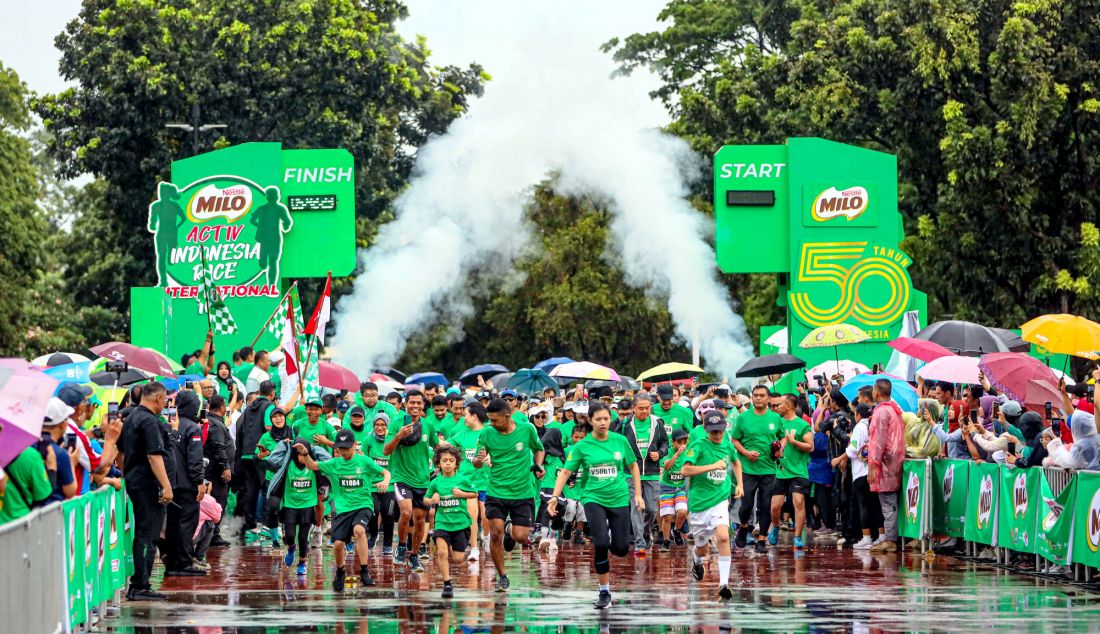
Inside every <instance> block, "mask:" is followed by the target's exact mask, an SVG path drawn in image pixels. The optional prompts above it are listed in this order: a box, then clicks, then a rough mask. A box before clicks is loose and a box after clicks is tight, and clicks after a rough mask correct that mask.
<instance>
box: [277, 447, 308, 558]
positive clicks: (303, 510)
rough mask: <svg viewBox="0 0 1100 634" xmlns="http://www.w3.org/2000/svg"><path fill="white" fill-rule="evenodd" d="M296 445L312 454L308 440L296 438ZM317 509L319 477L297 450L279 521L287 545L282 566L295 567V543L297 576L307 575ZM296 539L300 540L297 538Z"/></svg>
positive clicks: (291, 466) (288, 469)
mask: <svg viewBox="0 0 1100 634" xmlns="http://www.w3.org/2000/svg"><path fill="white" fill-rule="evenodd" d="M294 442H295V444H296V445H302V446H303V447H305V448H306V452H307V453H309V452H310V451H311V448H310V443H309V441H308V440H306V439H305V438H301V437H299V438H297V439H296V440H295V441H294ZM315 506H317V476H316V475H314V473H313V471H312V470H310V469H309V468H308V467H307V466H306V464H305V460H304V459H303V457H302V456H301V455H300V454H299V453H298V452H297V451H294V452H292V453H291V455H290V462H289V464H287V467H286V483H285V484H284V485H283V505H282V508H281V509H280V510H279V521H280V522H282V524H283V542H284V543H285V544H286V557H284V558H283V563H285V564H286V565H287V566H293V565H294V552H295V548H294V546H295V542H297V546H298V548H297V552H298V576H299V577H301V576H305V574H306V556H307V555H309V531H310V529H311V528H312V527H313V507H315ZM295 536H297V538H295Z"/></svg>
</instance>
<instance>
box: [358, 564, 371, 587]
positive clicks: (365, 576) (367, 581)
mask: <svg viewBox="0 0 1100 634" xmlns="http://www.w3.org/2000/svg"><path fill="white" fill-rule="evenodd" d="M359 585H361V586H363V587H364V588H365V587H367V586H373V585H374V579H372V578H371V576H370V571H369V570H367V567H366V566H363V568H362V570H360V571H359Z"/></svg>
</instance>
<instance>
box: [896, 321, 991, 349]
mask: <svg viewBox="0 0 1100 634" xmlns="http://www.w3.org/2000/svg"><path fill="white" fill-rule="evenodd" d="M915 337H916V338H917V339H924V340H925V341H934V342H936V343H938V344H940V345H941V346H943V347H944V348H947V349H948V350H951V351H952V352H955V353H958V354H961V355H964V356H968V357H980V356H982V355H983V354H988V353H990V352H1008V351H1009V350H1008V346H1007V345H1006V344H1005V342H1004V340H1003V339H1001V338H1000V337H998V336H997V333H995V332H993V331H992V330H991V329H989V328H986V327H985V326H983V325H981V324H975V323H973V322H969V321H957V320H950V321H937V322H936V323H934V324H929V325H928V326H927V327H926V328H925V329H924V330H922V331H920V332H918V333H917V334H916V335H915Z"/></svg>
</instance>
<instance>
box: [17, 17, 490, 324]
mask: <svg viewBox="0 0 1100 634" xmlns="http://www.w3.org/2000/svg"><path fill="white" fill-rule="evenodd" d="M404 15H405V7H404V5H403V4H402V3H400V2H398V1H396V0H370V1H366V2H361V1H355V0H290V1H283V0H259V1H257V2H248V3H240V2H235V1H231V0H176V1H174V2H170V3H164V2H136V1H134V0H87V1H85V2H84V3H83V5H82V9H81V12H80V15H79V17H77V18H76V19H75V20H73V21H72V22H70V23H69V25H68V26H67V27H66V29H65V32H64V33H62V34H61V35H59V36H58V38H57V40H56V43H57V46H58V48H59V49H60V50H61V53H62V57H61V64H60V66H61V73H62V75H63V76H64V77H65V78H66V79H67V80H70V81H72V82H75V84H76V87H75V88H72V89H69V90H66V91H64V92H61V93H59V94H55V95H45V96H42V97H40V98H38V99H36V100H35V102H34V109H35V111H36V112H37V113H38V114H39V115H40V116H41V117H42V119H43V122H44V124H45V126H46V128H47V130H49V131H50V132H51V133H52V139H53V140H52V142H51V146H50V148H51V151H52V153H53V155H54V156H55V157H56V159H57V160H58V165H59V171H60V174H61V176H63V177H72V176H76V175H79V174H85V173H90V174H92V175H94V176H95V177H96V178H98V179H101V180H102V182H103V185H102V188H103V189H102V199H101V201H100V204H99V205H98V206H97V207H96V209H95V210H94V212H92V211H91V210H89V211H90V212H89V213H87V214H82V215H81V216H80V217H79V218H77V219H76V221H75V223H74V225H73V230H74V235H77V236H79V238H80V239H79V240H76V241H74V243H73V244H72V245H71V246H72V247H73V249H74V250H73V251H66V252H65V253H64V254H63V257H62V259H61V263H62V265H63V266H64V267H66V269H67V270H68V271H69V273H70V274H71V276H72V277H74V278H78V279H77V282H76V284H75V288H74V289H73V290H74V291H75V299H76V301H77V302H78V304H80V305H82V306H98V307H103V308H107V309H112V310H118V311H119V312H120V313H121V314H122V315H124V316H125V315H127V314H128V312H129V311H128V308H127V307H128V304H129V287H131V286H142V285H149V284H152V283H155V272H154V267H153V261H152V257H153V256H152V241H151V235H150V234H148V233H146V232H145V230H144V226H145V221H144V219H145V216H146V213H147V211H146V210H147V205H148V203H149V199H150V197H151V196H152V194H153V192H154V189H155V186H156V183H157V181H158V180H159V179H163V178H165V177H166V176H167V173H168V168H169V164H170V162H171V161H172V159H178V158H182V157H184V156H187V155H190V154H191V137H190V135H189V134H185V133H184V132H182V131H180V130H171V129H165V127H164V126H165V124H167V123H170V122H175V121H187V120H189V118H190V112H191V106H192V105H193V104H198V105H200V106H201V115H202V120H203V121H202V122H203V123H222V124H225V125H226V126H227V127H226V128H225V129H224V130H221V131H220V134H221V135H222V136H221V137H220V138H216V139H215V138H212V137H210V136H207V137H206V138H204V139H203V140H202V141H203V145H202V147H201V148H200V151H208V150H210V149H213V148H216V147H223V146H225V145H228V144H235V143H243V142H248V141H281V142H282V143H283V144H284V146H285V147H288V148H318V147H320V148H323V147H339V148H346V149H348V150H349V151H350V152H351V153H352V154H353V155H354V157H355V161H356V167H357V170H356V179H357V180H356V203H357V208H358V210H359V217H358V218H357V234H358V235H357V237H358V240H359V243H360V245H363V246H366V245H368V244H369V243H370V241H371V239H372V238H373V235H374V233H373V232H374V231H375V223H376V221H377V220H379V219H384V217H385V216H384V210H386V209H387V207H388V205H389V203H390V201H391V200H392V199H393V198H394V196H396V194H397V193H398V192H399V191H400V190H401V189H402V188H403V187H404V184H405V182H406V180H407V178H408V175H409V172H410V170H411V168H412V163H413V160H414V153H413V152H414V150H415V148H417V147H419V146H420V145H422V144H423V143H424V142H425V141H426V140H427V138H428V136H429V135H431V134H438V133H441V132H442V131H444V130H445V129H446V127H447V125H448V124H449V123H450V121H452V120H453V119H454V118H455V117H457V116H459V114H461V113H462V112H463V111H464V110H465V108H466V104H467V99H468V98H469V97H470V96H471V95H477V94H480V92H481V86H482V81H483V73H482V70H481V68H480V67H479V66H476V65H471V66H470V67H469V68H466V69H460V68H457V67H450V66H449V67H442V68H435V67H432V66H430V65H429V62H428V52H427V49H426V48H425V45H424V42H423V41H417V42H412V43H410V42H406V41H403V40H402V39H401V38H400V37H399V36H398V35H397V34H396V32H395V31H394V26H393V25H394V22H395V21H396V20H398V19H401V18H402V17H404ZM206 134H207V135H209V134H210V133H209V132H208V133H206ZM338 292H339V289H338Z"/></svg>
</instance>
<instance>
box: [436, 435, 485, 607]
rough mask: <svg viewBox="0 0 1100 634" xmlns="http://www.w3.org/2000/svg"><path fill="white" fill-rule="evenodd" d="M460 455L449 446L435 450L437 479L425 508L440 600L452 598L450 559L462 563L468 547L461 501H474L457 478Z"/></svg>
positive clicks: (474, 495)
mask: <svg viewBox="0 0 1100 634" xmlns="http://www.w3.org/2000/svg"><path fill="white" fill-rule="evenodd" d="M461 461H462V454H460V453H459V452H458V450H457V449H455V448H454V447H451V446H439V447H436V448H435V457H434V459H433V462H434V463H435V467H436V468H437V469H439V475H438V476H436V477H435V479H433V480H432V481H431V482H429V483H428V492H427V493H426V494H425V497H424V502H425V503H426V504H434V505H436V509H435V532H434V533H433V535H432V536H433V537H434V538H435V560H436V563H437V564H438V565H439V574H440V575H442V577H443V594H442V595H441V596H442V597H443V598H444V599H450V598H451V597H453V596H454V595H455V591H454V586H453V585H451V557H454V561H455V563H459V562H461V561H462V556H463V555H464V554H465V553H466V547H467V546H469V545H470V511H469V509H468V508H467V506H466V503H465V502H463V500H475V499H477V492H476V491H474V490H473V489H474V487H472V486H470V483H469V481H467V480H466V478H465V477H463V476H461V475H459V474H458V464H459V462H461Z"/></svg>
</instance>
